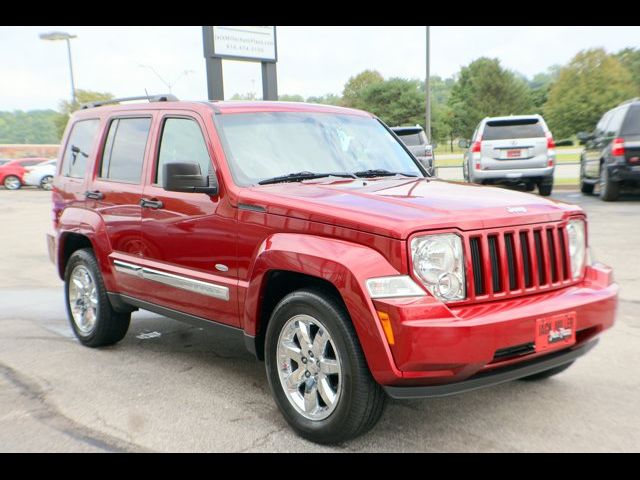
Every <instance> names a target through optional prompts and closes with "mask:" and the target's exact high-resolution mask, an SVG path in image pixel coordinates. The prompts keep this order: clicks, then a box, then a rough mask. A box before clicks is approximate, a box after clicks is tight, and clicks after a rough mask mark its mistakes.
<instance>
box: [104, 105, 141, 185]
mask: <svg viewBox="0 0 640 480" xmlns="http://www.w3.org/2000/svg"><path fill="white" fill-rule="evenodd" d="M150 127H151V118H148V117H145V118H116V119H114V120H112V121H111V125H110V126H109V133H108V135H107V141H106V142H105V147H104V152H103V154H102V165H101V168H100V177H101V178H104V179H109V180H114V181H118V182H126V183H140V179H141V177H142V165H143V163H144V152H145V149H146V146H147V138H148V137H149V128H150Z"/></svg>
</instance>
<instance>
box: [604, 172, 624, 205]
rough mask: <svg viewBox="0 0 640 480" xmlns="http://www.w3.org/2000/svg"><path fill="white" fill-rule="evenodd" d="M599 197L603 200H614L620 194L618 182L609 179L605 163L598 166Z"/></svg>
mask: <svg viewBox="0 0 640 480" xmlns="http://www.w3.org/2000/svg"><path fill="white" fill-rule="evenodd" d="M599 183H600V198H601V199H602V200H604V201H605V202H615V201H616V200H618V197H619V196H620V184H619V183H618V182H614V181H613V180H611V177H610V176H609V169H608V168H607V166H606V165H602V166H601V167H600V182H599Z"/></svg>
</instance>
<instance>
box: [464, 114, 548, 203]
mask: <svg viewBox="0 0 640 480" xmlns="http://www.w3.org/2000/svg"><path fill="white" fill-rule="evenodd" d="M460 146H461V147H462V148H467V151H466V152H465V154H464V163H463V165H462V168H463V174H464V179H465V181H467V182H470V183H480V184H483V185H491V184H501V185H512V186H516V185H524V187H525V188H526V190H527V191H533V190H534V188H535V187H536V186H537V187H538V191H539V192H540V195H544V196H547V195H551V190H552V189H553V173H554V170H555V163H556V158H555V157H556V154H555V144H554V142H553V136H552V135H551V132H550V131H549V128H548V127H547V124H546V123H545V121H544V119H543V118H542V116H540V115H512V116H509V117H487V118H485V119H483V120H482V121H481V122H480V124H479V125H478V126H477V128H476V130H475V132H474V134H473V138H472V139H471V141H465V140H461V141H460Z"/></svg>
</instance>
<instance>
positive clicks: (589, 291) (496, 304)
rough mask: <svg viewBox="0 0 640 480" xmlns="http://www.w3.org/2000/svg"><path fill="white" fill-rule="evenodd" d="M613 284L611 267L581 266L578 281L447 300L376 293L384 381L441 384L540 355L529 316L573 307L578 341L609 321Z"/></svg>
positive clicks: (613, 300)
mask: <svg viewBox="0 0 640 480" xmlns="http://www.w3.org/2000/svg"><path fill="white" fill-rule="evenodd" d="M617 297H618V286H617V285H616V284H615V283H613V281H612V274H611V269H610V268H608V267H606V266H604V265H595V266H588V267H587V269H586V273H585V278H584V280H583V281H582V282H580V283H578V284H576V285H572V286H568V287H565V288H561V289H558V290H555V291H548V292H544V293H537V294H531V295H527V296H522V297H515V298H510V299H503V300H497V301H490V302H484V303H477V304H473V305H462V306H458V307H451V308H449V307H448V306H446V305H444V304H443V303H441V302H440V301H438V300H436V299H434V298H433V297H430V296H425V297H419V298H397V299H385V300H375V301H374V305H375V308H376V310H377V311H379V312H385V313H387V314H388V315H389V317H390V319H391V326H392V329H393V335H394V342H393V345H390V350H391V354H392V356H393V362H394V364H395V367H396V369H397V371H396V374H395V375H394V377H393V378H391V379H390V380H387V381H384V382H381V383H383V384H384V385H386V386H398V387H400V386H416V385H419V386H427V385H443V384H447V383H453V382H461V381H464V380H467V379H469V378H471V377H473V376H474V375H477V374H480V373H485V372H488V371H492V370H495V371H498V370H500V369H502V368H505V367H509V366H512V365H515V364H518V363H521V362H528V361H532V360H534V359H539V358H544V357H545V356H546V355H550V353H549V352H536V351H535V348H534V346H533V344H534V342H535V325H536V320H537V319H538V318H541V317H546V316H550V315H555V314H559V313H569V312H575V314H576V322H577V323H576V343H575V344H574V345H573V346H572V348H578V347H581V346H583V345H585V344H586V343H588V342H589V341H590V340H592V339H593V338H594V337H595V336H596V335H598V334H599V333H600V332H602V331H603V330H605V329H607V328H609V327H610V326H611V325H613V322H614V319H615V312H616V307H617Z"/></svg>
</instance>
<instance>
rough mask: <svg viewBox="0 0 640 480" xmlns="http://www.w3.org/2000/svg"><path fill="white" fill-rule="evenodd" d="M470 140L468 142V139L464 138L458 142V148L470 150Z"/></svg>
mask: <svg viewBox="0 0 640 480" xmlns="http://www.w3.org/2000/svg"><path fill="white" fill-rule="evenodd" d="M469 145H470V144H469V140H467V139H466V138H462V139H460V140H458V146H459V147H460V148H469Z"/></svg>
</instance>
